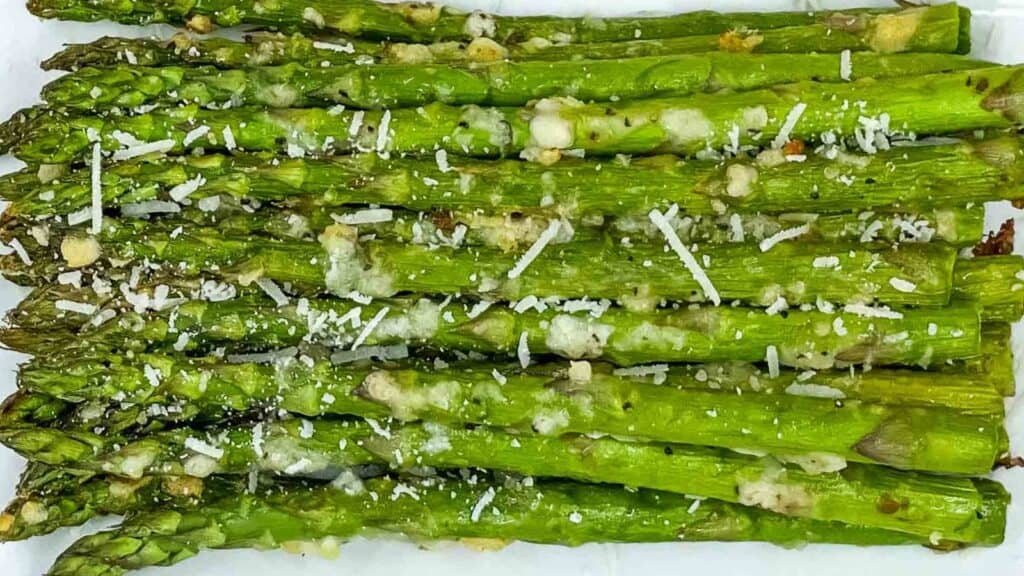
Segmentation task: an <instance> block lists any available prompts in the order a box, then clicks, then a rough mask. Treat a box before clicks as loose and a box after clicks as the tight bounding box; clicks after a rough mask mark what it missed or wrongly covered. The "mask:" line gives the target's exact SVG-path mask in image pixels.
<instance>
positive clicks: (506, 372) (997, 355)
mask: <svg viewBox="0 0 1024 576" xmlns="http://www.w3.org/2000/svg"><path fill="white" fill-rule="evenodd" d="M1008 341H1009V333H1008V329H1007V328H1006V327H1005V325H986V326H985V339H984V340H983V341H982V350H983V352H984V355H983V356H982V357H980V358H978V359H976V360H972V361H967V362H958V363H956V364H954V365H949V366H940V367H937V370H938V372H939V373H940V374H942V377H941V378H936V377H935V375H934V373H930V372H929V373H926V372H922V371H917V370H894V369H886V368H875V369H872V370H870V371H866V372H863V371H855V372H854V373H852V374H850V373H848V372H845V371H821V372H813V371H795V370H788V369H781V370H780V371H779V375H778V376H776V377H775V378H772V377H771V376H770V374H768V373H766V372H765V371H763V370H762V369H761V368H759V367H758V366H755V365H752V364H743V363H733V362H726V363H719V364H698V365H674V366H668V365H665V366H663V367H660V368H658V369H652V371H651V374H648V375H646V376H627V375H622V376H615V375H614V374H612V371H613V368H611V367H608V366H606V365H603V364H597V363H595V364H593V367H592V370H593V371H594V372H597V373H600V374H602V375H603V376H602V377H603V378H606V379H608V380H609V381H617V380H621V381H622V382H624V383H628V382H644V381H650V380H651V378H652V377H653V378H654V379H655V381H657V382H658V383H659V384H660V385H662V386H663V387H668V388H674V389H677V390H678V391H679V393H680V394H685V392H686V391H698V392H713V391H716V390H722V391H725V392H729V393H733V392H735V393H738V394H755V395H757V394H763V395H769V396H775V395H781V394H788V393H795V394H801V393H802V394H813V393H815V392H827V393H830V394H831V395H833V396H836V397H841V398H844V399H850V400H862V401H865V402H870V403H880V404H894V405H912V406H924V407H927V406H935V407H946V408H953V409H956V410H959V411H961V412H964V413H970V414H994V415H998V414H1002V413H1003V393H1004V392H1005V391H1006V390H1005V388H1006V385H1007V383H1011V384H1012V382H1013V373H1012V360H1011V358H1010V354H1009V347H1008ZM147 365H148V366H150V367H154V368H156V369H157V370H159V371H160V375H161V378H160V385H159V386H156V387H154V386H153V385H152V384H151V382H150V380H149V378H147V370H146V368H145V367H146V366H147ZM374 369H380V368H365V367H354V366H353V365H340V366H336V365H332V364H331V363H329V362H327V361H324V360H319V361H317V360H314V361H313V363H312V366H307V365H306V364H301V365H298V364H297V365H292V366H290V367H289V369H288V370H287V374H288V378H287V379H286V380H281V379H279V378H277V374H278V373H279V369H278V368H277V367H275V366H271V365H265V364H258V363H254V362H245V363H241V364H226V363H224V362H223V361H220V360H218V359H216V358H188V357H183V356H179V355H168V354H138V355H136V356H135V358H133V359H132V360H127V359H123V358H122V357H121V356H119V355H113V354H111V355H103V356H98V357H96V358H91V357H88V356H72V357H70V358H67V359H65V360H63V361H61V362H55V361H53V360H34V361H32V362H30V363H29V364H27V365H25V366H24V367H23V368H22V370H21V372H20V374H19V387H20V388H21V389H23V390H25V391H27V392H31V393H33V394H34V395H35V394H41V395H45V396H49V397H54V398H59V399H61V400H63V401H67V402H71V403H75V404H82V405H85V406H87V407H88V406H96V405H99V406H106V405H111V404H116V405H117V406H118V407H117V410H118V411H120V412H124V411H130V410H134V411H137V412H138V413H139V414H138V416H135V417H134V418H129V419H132V420H135V421H136V422H146V421H147V420H168V421H173V422H216V421H219V420H223V419H225V418H231V417H233V416H234V415H236V414H237V413H238V412H249V411H254V410H258V409H266V410H271V409H273V410H284V411H288V412H293V413H297V414H302V415H305V416H309V417H315V416H324V415H337V414H346V413H348V412H347V410H349V408H348V407H347V406H348V404H346V403H344V402H341V403H338V404H335V403H323V402H317V401H316V400H317V399H319V398H322V397H327V398H331V397H334V398H348V397H350V396H352V395H353V393H354V391H355V390H356V388H357V387H358V386H359V385H360V384H361V382H362V381H363V380H365V378H366V377H367V376H368V375H369V374H370V373H371V372H372V371H373V370H374ZM383 369H384V370H390V369H396V370H397V369H404V370H408V371H410V373H412V374H416V373H422V374H420V376H418V378H419V379H421V380H425V381H435V380H436V381H451V382H456V383H460V384H459V385H460V386H470V385H471V384H473V383H480V382H484V383H486V382H489V379H490V378H493V370H498V372H499V373H500V374H502V375H503V376H504V377H505V378H506V380H507V381H508V382H509V386H514V385H523V386H526V385H528V384H529V383H531V382H534V383H536V382H558V381H561V380H564V379H565V378H566V374H565V367H564V366H558V365H556V364H538V365H531V366H530V367H529V368H528V369H527V370H526V371H521V368H516V367H513V366H507V365H503V364H502V363H498V364H497V365H481V364H476V363H471V364H468V365H466V364H464V363H459V364H457V365H455V366H454V367H451V368H449V367H447V366H446V367H444V368H436V367H430V366H426V365H423V364H422V363H420V362H416V361H411V362H405V363H401V364H398V365H396V366H393V367H391V368H383ZM200 383H202V386H200ZM623 385H625V384H623ZM682 398H683V397H682V396H681V397H680V401H681V400H682ZM360 406H362V408H360V410H359V411H355V412H354V413H357V414H363V415H366V414H370V415H379V414H378V413H377V412H372V411H371V412H366V410H370V408H371V407H370V406H363V405H362V404H361V403H360ZM168 407H173V410H168V409H167V408H168ZM106 424H107V423H106V422H103V423H102V425H106ZM86 425H89V426H93V425H101V424H98V423H95V422H87V423H86Z"/></svg>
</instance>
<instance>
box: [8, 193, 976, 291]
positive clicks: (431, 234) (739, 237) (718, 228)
mask: <svg viewBox="0 0 1024 576" xmlns="http://www.w3.org/2000/svg"><path fill="white" fill-rule="evenodd" d="M207 198H212V199H211V200H205V201H204V204H207V203H209V202H214V203H216V205H217V208H216V210H209V207H208V206H204V207H203V208H198V207H195V206H186V207H179V206H176V205H172V204H169V203H164V202H157V203H153V202H140V203H132V204H127V205H125V206H124V207H123V208H122V210H121V216H122V217H124V218H141V219H144V220H147V221H151V222H154V225H153V226H151V227H147V228H146V231H147V232H148V231H151V230H152V231H154V232H155V231H156V230H171V231H173V230H176V229H177V228H178V227H179V226H180V227H181V228H182V229H183V230H184V229H185V228H194V227H196V226H205V227H216V228H218V229H219V230H221V231H222V232H223V233H224V234H226V235H229V236H236V237H237V236H239V235H253V236H263V237H270V238H277V239H282V240H289V241H290V240H296V239H303V240H315V239H316V238H318V237H319V236H320V234H321V233H322V232H323V231H324V230H325V229H327V228H328V227H330V226H331V225H333V224H335V223H337V222H338V221H342V222H345V221H355V220H357V219H360V218H362V217H363V216H365V215H366V214H367V212H365V211H364V209H360V208H355V207H341V208H339V209H330V208H327V207H323V206H313V205H310V204H309V203H307V202H306V200H307V199H301V200H300V201H301V202H302V203H301V204H298V205H289V206H287V207H281V208H277V207H274V208H275V209H271V210H254V209H253V208H252V207H251V206H250V205H249V204H247V203H240V202H237V201H236V200H235V199H234V198H233V197H230V196H217V197H207ZM204 208H205V209H204ZM148 210H155V212H153V213H149V212H147V211H148ZM388 210H390V214H391V220H388V221H386V222H367V223H365V224H360V225H359V231H360V233H361V234H362V235H364V236H371V237H373V238H374V239H377V240H384V241H389V242H399V243H405V244H420V245H426V246H430V247H436V246H445V245H447V246H489V247H492V248H500V249H502V250H503V251H506V252H520V253H521V252H522V251H524V250H527V249H528V248H529V247H530V246H532V245H533V244H534V243H536V242H537V241H538V240H539V239H540V237H541V234H543V233H544V230H546V229H547V228H548V226H550V225H551V223H552V221H553V220H562V219H561V218H559V217H558V215H557V214H551V215H548V214H544V213H543V212H541V213H538V214H536V215H532V214H531V215H527V214H522V213H505V214H497V213H486V212H483V211H472V212H465V211H458V210H434V211H429V212H414V211H411V210H404V209H388ZM8 213H10V207H8ZM598 220H600V221H598ZM563 222H568V223H569V225H571V226H572V228H573V241H574V242H597V241H602V240H607V241H611V242H617V243H621V242H626V243H645V242H646V243H650V242H662V241H663V239H664V236H663V235H662V233H661V232H660V231H659V230H658V229H657V228H656V227H655V226H654V225H653V224H652V223H651V222H650V220H649V219H643V220H640V219H637V218H629V217H626V218H602V219H597V218H588V219H586V220H579V219H574V220H568V219H566V220H563ZM672 226H673V228H674V229H675V231H676V234H677V235H678V236H679V239H680V241H682V242H683V243H684V244H686V245H691V244H695V243H704V242H710V243H713V244H726V243H748V244H760V243H761V242H762V241H763V240H765V239H767V238H771V237H772V236H774V235H775V234H778V233H779V232H782V231H783V230H786V229H789V228H793V227H795V226H807V232H806V233H805V234H804V235H803V238H802V239H803V240H806V241H825V242H851V241H860V240H861V239H862V238H866V237H873V238H874V240H875V241H879V242H889V243H894V244H895V243H900V242H920V241H922V240H924V239H927V240H929V241H931V240H934V241H941V242H944V243H947V244H951V245H954V246H960V247H970V246H973V245H975V244H976V243H977V240H978V238H980V237H982V236H983V235H984V229H985V211H984V207H983V206H972V207H971V208H948V209H940V210H926V211H922V212H919V213H880V212H879V213H860V214H854V213H849V212H844V213H838V214H805V213H783V214H778V215H774V214H744V213H739V212H727V213H724V214H721V215H700V214H698V215H695V216H678V215H677V216H676V217H675V218H673V219H672ZM6 229H7V231H8V232H9V233H10V234H11V235H13V236H15V237H18V238H19V241H20V242H22V245H23V246H25V250H26V252H27V253H28V254H29V255H30V258H32V260H33V267H35V268H39V269H46V268H51V267H54V266H58V267H59V266H60V264H59V263H54V262H52V261H50V260H49V258H50V257H51V254H50V253H49V251H48V250H46V249H47V248H48V246H43V245H40V244H39V242H40V241H42V242H45V243H47V244H49V243H50V241H51V240H53V239H54V238H55V237H57V236H63V235H65V234H67V233H68V230H67V228H66V227H65V226H64V225H62V224H59V223H57V222H54V221H52V220H48V219H43V220H42V221H39V220H37V219H35V218H20V219H18V220H17V221H13V220H10V221H8V223H7V225H6ZM36 255H39V259H37V258H36ZM23 264H24V263H23V262H22V263H21V264H20V265H19V267H20V266H21V265H23ZM39 273H41V274H45V272H39Z"/></svg>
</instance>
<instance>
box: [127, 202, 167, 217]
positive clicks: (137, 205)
mask: <svg viewBox="0 0 1024 576" xmlns="http://www.w3.org/2000/svg"><path fill="white" fill-rule="evenodd" d="M178 212H181V206H179V205H178V204H176V203H174V202H168V201H166V200H143V201H142V202H133V203H131V204H124V205H122V206H121V215H122V216H124V217H126V218H142V217H144V216H149V215H150V214H177V213H178Z"/></svg>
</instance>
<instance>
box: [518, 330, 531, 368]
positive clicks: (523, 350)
mask: <svg viewBox="0 0 1024 576" xmlns="http://www.w3.org/2000/svg"><path fill="white" fill-rule="evenodd" d="M529 337H530V335H529V334H528V333H527V332H526V331H525V330H524V331H523V333H522V334H520V335H519V345H518V346H517V347H516V356H517V357H518V358H519V365H520V366H522V367H523V368H526V367H528V366H529V365H530V343H529Z"/></svg>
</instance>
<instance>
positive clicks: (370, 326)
mask: <svg viewBox="0 0 1024 576" xmlns="http://www.w3.org/2000/svg"><path fill="white" fill-rule="evenodd" d="M390 310H391V308H390V307H388V306H385V307H383V308H381V309H380V310H379V311H378V312H377V313H376V314H374V315H373V318H370V321H369V322H367V323H366V325H365V326H363V330H362V331H361V332H360V333H359V336H356V340H355V342H353V343H352V348H350V350H355V349H357V348H359V346H361V345H362V343H363V342H365V341H366V339H367V338H369V337H370V334H373V331H374V329H375V328H377V325H378V324H380V321H381V320H383V319H384V317H385V316H387V313H388V312H389V311H390Z"/></svg>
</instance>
